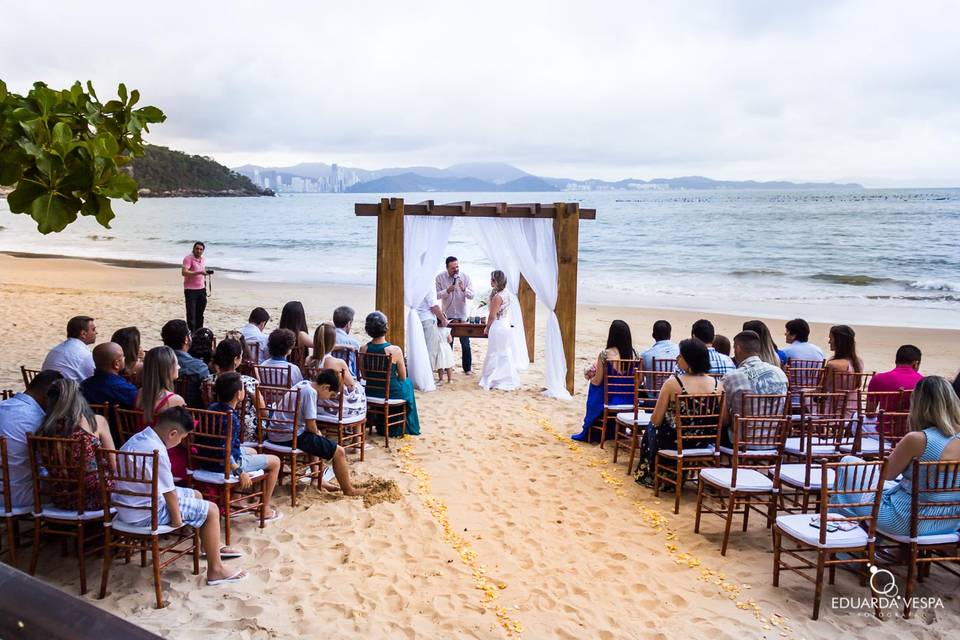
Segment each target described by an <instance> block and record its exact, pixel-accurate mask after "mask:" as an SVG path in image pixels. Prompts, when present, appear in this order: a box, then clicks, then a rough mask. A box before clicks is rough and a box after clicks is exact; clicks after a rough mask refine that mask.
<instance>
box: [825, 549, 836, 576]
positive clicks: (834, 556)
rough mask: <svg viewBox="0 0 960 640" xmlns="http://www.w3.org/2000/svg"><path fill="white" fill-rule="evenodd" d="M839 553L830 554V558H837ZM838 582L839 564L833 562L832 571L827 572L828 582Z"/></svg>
mask: <svg viewBox="0 0 960 640" xmlns="http://www.w3.org/2000/svg"><path fill="white" fill-rule="evenodd" d="M836 557H837V554H835V553H831V554H830V555H829V559H830V560H835V559H836ZM836 583H837V565H835V564H831V565H830V571H829V572H828V573H827V584H836Z"/></svg>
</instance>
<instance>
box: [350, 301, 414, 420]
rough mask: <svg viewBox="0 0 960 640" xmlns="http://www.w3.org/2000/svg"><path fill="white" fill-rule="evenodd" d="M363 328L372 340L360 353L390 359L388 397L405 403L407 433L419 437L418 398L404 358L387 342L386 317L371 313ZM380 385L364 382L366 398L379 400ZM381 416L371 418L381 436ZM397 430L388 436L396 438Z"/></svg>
mask: <svg viewBox="0 0 960 640" xmlns="http://www.w3.org/2000/svg"><path fill="white" fill-rule="evenodd" d="M364 329H365V330H366V332H367V335H368V336H370V338H371V340H370V342H368V343H367V344H365V345H363V346H362V347H360V352H361V353H373V354H380V355H387V356H390V398H391V399H393V398H399V399H402V400H405V401H406V403H407V427H406V433H408V434H410V435H414V436H418V435H420V416H419V415H418V414H417V399H416V396H414V393H413V381H412V380H410V379H409V378H408V377H407V364H406V361H405V360H404V357H403V349H401V348H400V347H398V346H396V345H393V344H390V343H389V342H387V338H386V335H387V316H385V315H383V313H381V312H380V311H373V312H372V313H370V314H368V315H367V318H366V321H365V323H364ZM384 391H385V390H384V388H383V383H382V382H381V381H380V380H370V379H368V380H367V395H368V396H373V397H379V398H382V397H383V396H384ZM378 419H379V420H381V421H382V419H383V418H382V416H380V415H377V416H371V420H370V421H371V422H372V423H373V424H374V426H376V427H377V431H378V432H379V433H381V434H382V433H383V424H382V422H381V424H379V425H378V424H376V422H377V420H378ZM399 435H400V431H399V429H397V430H396V431H395V432H394V430H391V432H390V437H395V436H399Z"/></svg>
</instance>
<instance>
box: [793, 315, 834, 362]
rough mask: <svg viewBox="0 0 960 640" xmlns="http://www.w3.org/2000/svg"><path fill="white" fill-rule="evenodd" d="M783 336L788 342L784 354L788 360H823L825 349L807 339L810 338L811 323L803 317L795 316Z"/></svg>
mask: <svg viewBox="0 0 960 640" xmlns="http://www.w3.org/2000/svg"><path fill="white" fill-rule="evenodd" d="M783 337H784V338H785V339H786V341H787V344H786V345H785V346H784V347H783V354H784V355H785V356H786V361H787V363H789V362H790V361H791V360H814V361H817V362H823V360H824V357H823V350H822V349H821V348H820V347H818V346H817V345H815V344H810V343H809V342H807V340H808V339H809V338H810V325H809V324H807V321H806V320H804V319H803V318H795V319H794V320H790V321H789V322H787V324H786V328H785V330H784V332H783Z"/></svg>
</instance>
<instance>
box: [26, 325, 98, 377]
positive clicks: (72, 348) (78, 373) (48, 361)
mask: <svg viewBox="0 0 960 640" xmlns="http://www.w3.org/2000/svg"><path fill="white" fill-rule="evenodd" d="M96 341H97V323H96V322H95V321H94V320H93V318H91V317H90V316H75V317H73V318H70V321H69V322H68V323H67V339H66V340H64V341H63V342H61V343H60V344H58V345H57V346H55V347H54V348H53V349H50V353H48V354H47V357H46V358H44V359H43V366H41V367H40V368H41V369H53V370H54V371H59V372H60V373H61V374H62V375H63V377H64V378H67V379H69V380H73V381H74V382H76V383H77V384H80V383H81V382H83V381H84V380H86V379H87V378H89V377H90V376H92V375H93V371H94V369H95V368H96V367H94V365H93V354H92V353H90V349H88V348H87V345H91V344H93V343H95V342H96Z"/></svg>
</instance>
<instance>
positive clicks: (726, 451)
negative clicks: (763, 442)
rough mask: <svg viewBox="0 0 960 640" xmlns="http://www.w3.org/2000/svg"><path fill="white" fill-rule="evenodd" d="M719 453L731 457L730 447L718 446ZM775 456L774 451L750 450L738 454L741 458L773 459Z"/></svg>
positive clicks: (731, 450)
mask: <svg viewBox="0 0 960 640" xmlns="http://www.w3.org/2000/svg"><path fill="white" fill-rule="evenodd" d="M720 453H724V454H726V455H728V456H732V455H733V449H731V448H730V447H725V446H723V445H720ZM776 455H777V450H776V449H750V450H748V451H741V452H740V457H741V458H746V457H750V456H757V457H758V458H772V457H775V456H776Z"/></svg>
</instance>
